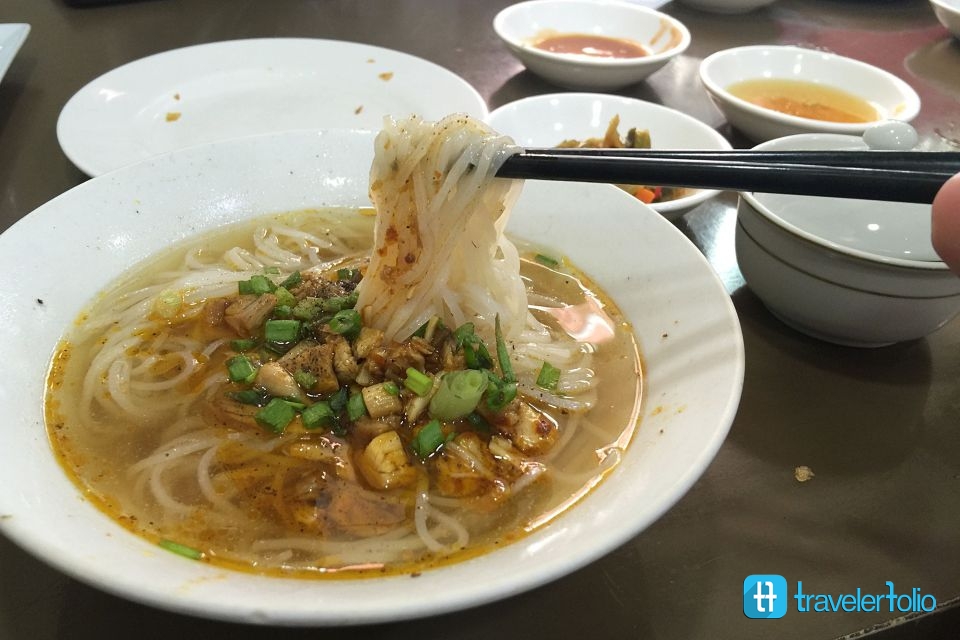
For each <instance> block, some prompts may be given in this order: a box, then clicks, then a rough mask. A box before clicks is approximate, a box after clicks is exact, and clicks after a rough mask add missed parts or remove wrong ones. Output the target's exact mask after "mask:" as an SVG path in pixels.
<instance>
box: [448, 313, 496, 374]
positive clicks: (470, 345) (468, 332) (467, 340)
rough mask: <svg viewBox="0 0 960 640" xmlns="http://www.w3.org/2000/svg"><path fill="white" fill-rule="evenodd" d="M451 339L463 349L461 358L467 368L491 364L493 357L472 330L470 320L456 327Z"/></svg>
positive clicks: (490, 365)
mask: <svg viewBox="0 0 960 640" xmlns="http://www.w3.org/2000/svg"><path fill="white" fill-rule="evenodd" d="M453 339H454V340H455V341H456V343H457V346H458V347H460V348H461V349H462V350H463V359H464V362H465V364H466V365H467V368H468V369H489V368H490V367H492V366H493V358H491V357H490V352H489V351H487V345H485V344H484V343H483V340H481V339H480V336H478V335H477V334H476V332H475V331H474V327H473V323H472V322H466V323H464V324H462V325H460V326H459V327H457V329H456V330H455V331H454V332H453Z"/></svg>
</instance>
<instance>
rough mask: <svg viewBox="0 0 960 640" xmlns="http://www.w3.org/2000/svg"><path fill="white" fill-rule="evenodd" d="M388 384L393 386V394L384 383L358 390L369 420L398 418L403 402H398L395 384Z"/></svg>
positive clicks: (397, 391)
mask: <svg viewBox="0 0 960 640" xmlns="http://www.w3.org/2000/svg"><path fill="white" fill-rule="evenodd" d="M390 384H392V385H393V389H392V390H393V393H391V392H390V390H389V389H388V387H387V383H385V382H381V383H380V384H374V385H370V386H367V387H363V388H362V389H360V393H361V394H363V404H364V405H365V406H366V407H367V413H369V414H370V417H371V418H384V417H386V416H392V415H398V416H399V415H400V413H401V412H402V411H403V402H401V400H400V392H399V389H398V387H397V384H396V383H390Z"/></svg>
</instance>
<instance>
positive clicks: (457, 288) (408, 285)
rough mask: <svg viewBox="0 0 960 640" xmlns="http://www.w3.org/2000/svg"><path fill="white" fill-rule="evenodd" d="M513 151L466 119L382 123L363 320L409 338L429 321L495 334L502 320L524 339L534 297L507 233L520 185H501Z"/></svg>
mask: <svg viewBox="0 0 960 640" xmlns="http://www.w3.org/2000/svg"><path fill="white" fill-rule="evenodd" d="M511 152H512V142H511V140H510V139H509V138H506V137H503V136H498V135H497V134H495V133H494V132H493V131H492V130H491V129H489V128H488V127H486V125H484V124H483V123H481V122H479V121H478V120H475V119H472V118H468V117H466V116H463V115H453V116H449V117H447V118H445V119H443V120H441V121H440V122H438V123H429V122H424V121H423V120H421V119H419V118H417V117H411V118H410V119H408V120H404V121H401V122H397V121H395V120H393V119H391V118H387V119H386V120H385V122H384V128H383V130H382V131H381V133H380V134H379V135H378V136H377V140H376V156H375V159H374V163H373V167H372V169H371V171H370V194H371V198H372V199H373V202H374V204H375V206H376V209H377V221H376V227H375V230H374V245H375V246H376V247H377V250H376V251H374V252H373V255H372V256H371V260H370V268H369V270H368V272H367V276H366V277H365V278H364V281H363V284H362V286H361V290H360V299H359V300H358V302H357V308H358V309H360V310H361V313H362V314H363V317H364V320H365V322H368V323H369V324H371V325H372V326H374V327H376V328H379V329H381V330H383V331H384V332H385V333H386V336H387V338H389V339H401V340H402V339H405V338H407V337H408V336H410V335H412V334H413V333H414V331H416V330H417V328H418V327H420V325H422V324H423V323H424V322H426V321H427V320H428V319H429V318H430V317H431V316H439V317H440V318H441V319H443V320H444V322H446V323H448V325H450V326H458V325H459V324H462V323H463V322H464V321H473V322H476V323H477V325H478V328H481V329H487V331H488V333H492V332H490V329H491V328H492V326H493V320H494V316H495V315H497V314H499V315H500V316H501V320H502V321H503V329H504V332H505V334H506V335H507V336H511V337H516V336H518V335H519V333H520V331H521V330H522V328H523V326H524V323H525V321H526V315H527V294H526V289H525V287H524V284H523V281H522V280H521V278H520V275H519V265H520V260H519V254H518V252H517V249H516V247H515V246H514V245H513V243H512V242H510V241H509V240H508V239H507V238H506V237H505V236H504V233H503V230H504V227H505V226H506V223H507V218H508V216H509V211H510V207H511V206H512V204H513V201H514V200H515V199H516V196H517V195H518V193H519V184H520V183H519V182H515V181H509V180H501V179H494V176H495V174H496V172H497V170H498V169H499V168H500V165H501V164H502V163H503V161H504V160H505V159H506V158H507V157H508V156H509V154H510V153H511Z"/></svg>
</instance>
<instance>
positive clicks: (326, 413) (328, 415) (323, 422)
mask: <svg viewBox="0 0 960 640" xmlns="http://www.w3.org/2000/svg"><path fill="white" fill-rule="evenodd" d="M333 418H334V415H333V409H331V408H330V403H328V402H317V403H316V404H312V405H310V406H309V407H307V408H306V409H304V410H303V413H301V414H300V419H301V420H302V421H303V427H304V429H318V428H320V427H329V426H331V425H333Z"/></svg>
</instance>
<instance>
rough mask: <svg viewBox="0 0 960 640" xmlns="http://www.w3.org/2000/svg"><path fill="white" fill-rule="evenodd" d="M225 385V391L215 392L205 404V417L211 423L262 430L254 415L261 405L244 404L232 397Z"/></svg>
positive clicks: (234, 427)
mask: <svg viewBox="0 0 960 640" xmlns="http://www.w3.org/2000/svg"><path fill="white" fill-rule="evenodd" d="M229 388H230V386H225V387H224V389H223V392H219V391H218V392H217V393H216V394H214V395H213V396H212V398H211V400H210V401H209V402H207V403H206V404H205V405H204V408H203V418H204V420H206V421H207V422H209V423H210V424H215V425H221V426H224V427H228V428H230V429H236V430H239V431H246V430H255V431H260V426H259V425H258V424H257V421H256V420H255V419H254V416H255V415H256V414H257V412H258V411H259V410H260V407H258V406H256V405H252V404H243V403H240V402H237V401H236V400H234V399H233V398H231V397H230V396H229V395H228V393H227V389H229Z"/></svg>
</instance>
